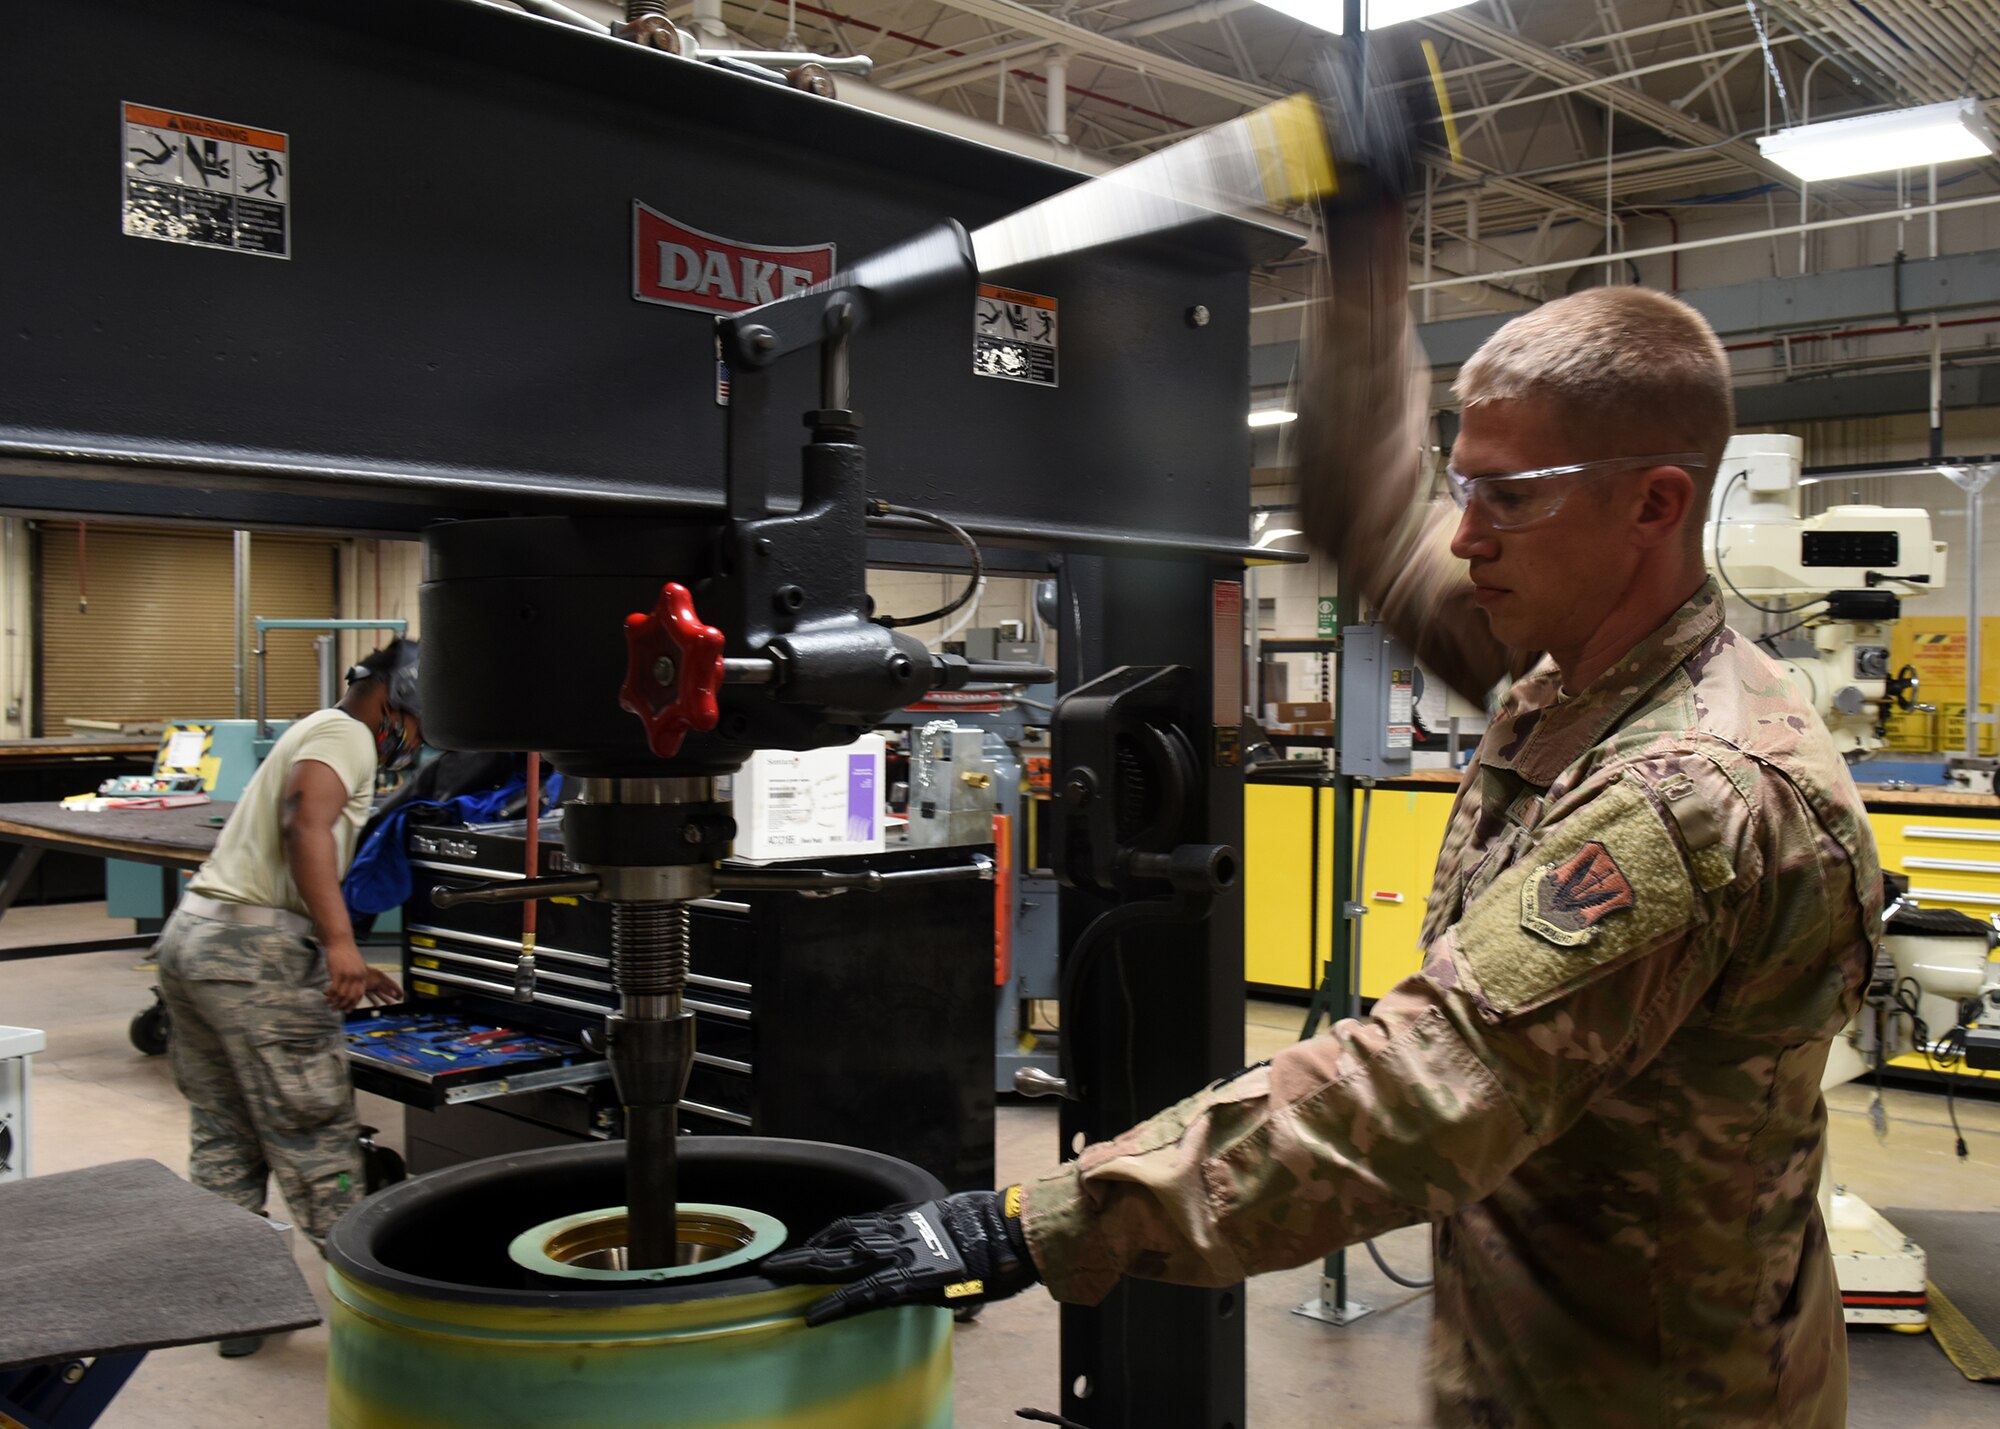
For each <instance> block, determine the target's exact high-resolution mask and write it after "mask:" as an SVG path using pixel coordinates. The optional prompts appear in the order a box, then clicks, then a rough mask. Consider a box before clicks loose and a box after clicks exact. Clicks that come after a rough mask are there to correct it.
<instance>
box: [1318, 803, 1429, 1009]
mask: <svg viewBox="0 0 2000 1429" xmlns="http://www.w3.org/2000/svg"><path fill="white" fill-rule="evenodd" d="M1457 792H1458V791H1457V789H1456V787H1455V786H1453V785H1450V784H1429V785H1391V786H1389V787H1386V788H1378V789H1376V790H1375V791H1374V793H1373V798H1372V801H1371V808H1370V809H1369V815H1368V846H1367V849H1366V853H1365V856H1364V858H1363V860H1362V863H1361V877H1360V879H1359V880H1358V881H1357V882H1356V884H1355V889H1354V896H1355V899H1356V900H1357V901H1358V902H1359V903H1360V904H1361V906H1362V907H1364V908H1366V909H1367V910H1368V912H1367V914H1366V916H1364V917H1363V918H1362V919H1361V995H1362V996H1363V997H1365V998H1374V997H1380V996H1381V995H1382V994H1383V993H1385V992H1387V991H1388V990H1389V989H1390V988H1392V987H1394V986H1395V985H1396V984H1397V983H1399V982H1401V981H1402V980H1403V979H1404V978H1406V977H1408V976H1409V975H1410V974H1411V973H1413V972H1415V971H1416V970H1417V969H1418V968H1419V967H1420V966H1422V965H1423V960H1424V955H1423V949H1422V947H1421V946H1420V944H1419V943H1418V935H1419V934H1420V933H1421V932H1422V931H1423V926H1424V914H1425V913H1426V912H1427V911H1429V908H1430V894H1431V875H1432V874H1433V873H1435V872H1436V871H1437V859H1438V850H1439V849H1440V848H1442V847H1443V846H1444V831H1445V825H1446V824H1448V823H1449V822H1450V821H1451V805H1452V799H1453V797H1454V795H1456V793H1457ZM1366 797H1368V795H1367V794H1366V793H1365V792H1364V791H1361V790H1356V791H1355V794H1354V828H1355V831H1356V835H1357V837H1358V835H1359V833H1360V829H1361V803H1362V800H1363V799H1364V798H1366ZM1326 846H1327V848H1328V849H1329V850H1330V849H1331V848H1332V837H1331V835H1330V834H1329V836H1328V838H1327V840H1326ZM1331 881H1332V880H1331V877H1330V876H1329V879H1328V882H1329V884H1330V883H1331Z"/></svg>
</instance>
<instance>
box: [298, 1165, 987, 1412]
mask: <svg viewBox="0 0 2000 1429" xmlns="http://www.w3.org/2000/svg"><path fill="white" fill-rule="evenodd" d="M623 1153H624V1147H623V1145H622V1143H618V1142H606V1143H600V1144H593V1145H583V1146H573V1147H571V1146H565V1147H554V1148H550V1149H548V1150H543V1151H531V1152H524V1153H520V1154H517V1155H510V1156H501V1157H494V1158H492V1159H489V1160H486V1161H478V1162H473V1163H470V1164H468V1165H465V1166H455V1167H451V1168H449V1169H447V1170H444V1171H438V1172H434V1173H432V1174H430V1175H428V1176H421V1177H418V1178H416V1179H414V1180H411V1181H406V1182H403V1183H402V1184H400V1185H397V1186H393V1187H390V1188H389V1189H388V1190H386V1191H383V1192H381V1193H379V1194H377V1195H375V1196H372V1197H370V1198H369V1199H368V1200H367V1201H365V1202H364V1203H363V1204H362V1205H361V1206H360V1207H358V1208H357V1209H356V1210H355V1211H354V1212H352V1213H351V1214H349V1215H348V1216H346V1217H345V1218H344V1219H342V1220H341V1222H340V1223H339V1224H338V1225H337V1226H335V1227H334V1230H333V1233H332V1235H331V1236H329V1237H328V1240H327V1260H328V1263H329V1269H328V1272H327V1279H328V1282H329V1285H330V1287H331V1289H332V1292H333V1311H332V1315H331V1317H330V1332H331V1349H330V1354H329V1359H328V1394H329V1416H328V1422H329V1423H330V1425H331V1426H332V1429H500V1427H501V1426H509V1425H522V1426H529V1425H533V1426H537V1429H541V1426H557V1425H579V1426H582V1425H588V1426H590V1429H660V1427H662V1426H669V1425H671V1426H675V1429H749V1426H752V1425H756V1426H770V1429H949V1426H950V1424H951V1416H952V1403H951V1316H950V1313H949V1312H948V1311H944V1310H935V1309H927V1308H916V1307H908V1308H902V1309H896V1310H886V1311H880V1312H877V1313H874V1314H870V1315H862V1316H857V1317H855V1318H854V1319H851V1320H842V1321H837V1322H835V1323H834V1324H831V1325H825V1326H822V1327H820V1328H818V1329H814V1330H808V1329H807V1328H806V1326H805V1319H804V1315H805V1311H806V1307H808V1306H809V1305H811V1304H812V1303H813V1302H814V1301H815V1300H817V1299H818V1298H819V1297H820V1296H821V1295H823V1294H825V1293H826V1290H825V1288H824V1287H816V1286H784V1285H779V1284H777V1283H775V1282H773V1281H770V1280H767V1279H765V1278H763V1277H762V1276H760V1275H758V1274H757V1273H756V1269H755V1265H756V1262H757V1261H758V1260H759V1259H761V1258H762V1257H763V1256H764V1255H766V1254H769V1253H771V1252H772V1251H775V1250H777V1249H779V1248H780V1247H781V1246H783V1245H786V1244H793V1243H796V1242H797V1241H798V1240H800V1239H803V1238H804V1237H805V1236H807V1235H810V1234H811V1233H812V1232H813V1231H815V1230H817V1229H818V1228H819V1227H820V1226H822V1225H824V1224H825V1223H826V1222H827V1221H829V1220H832V1219H833V1218H835V1217H837V1216H843V1215H850V1214H853V1213H856V1212H860V1211H868V1210H879V1209H880V1208H882V1207H883V1206H887V1205H892V1204H894V1203H896V1202H899V1201H921V1200H928V1199H930V1198H932V1197H935V1196H938V1195H942V1194H943V1189H944V1188H943V1187H942V1186H940V1185H939V1184H938V1182H937V1180H936V1179H935V1178H934V1177H932V1176H930V1175H929V1174H928V1173H926V1172H924V1171H921V1170H919V1169H918V1168H916V1167H914V1166H912V1165H910V1164H909V1163H907V1162H904V1161H898V1160H896V1159H895V1158H893V1157H889V1156H883V1155H880V1154H878V1153H875V1152H870V1151H859V1150H855V1149H853V1148H850V1147H839V1146H827V1145H822V1144H819V1143H816V1142H803V1141H778V1140H772V1139H767V1138H758V1137H688V1138H683V1140H682V1141H681V1143H680V1184H681V1194H682V1196H683V1197H684V1198H686V1199H684V1201H683V1203H682V1205H681V1208H680V1210H681V1218H680V1224H681V1228H682V1229H681V1238H682V1240H683V1241H684V1242H687V1243H688V1244H689V1245H690V1246H693V1247H695V1249H693V1250H692V1251H691V1252H690V1253H689V1254H688V1255H686V1256H685V1257H684V1259H686V1260H688V1261H689V1263H687V1264H684V1265H681V1266H678V1267H674V1268H672V1269H670V1270H665V1271H652V1272H633V1271H626V1270H623V1269H622V1267H621V1266H620V1264H619V1256H618V1252H617V1250H616V1246H617V1245H618V1244H619V1243H620V1242H621V1241H622V1236H621V1234H620V1232H619V1228H618V1226H617V1222H618V1220H619V1219H621V1217H620V1216H619V1214H618V1209H617V1203H618V1202H619V1201H620V1200H621V1198H622V1196H623V1191H624V1155H623ZM607 1207H609V1208H611V1209H609V1210H607V1209H606V1208H607Z"/></svg>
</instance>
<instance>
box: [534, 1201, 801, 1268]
mask: <svg viewBox="0 0 2000 1429" xmlns="http://www.w3.org/2000/svg"><path fill="white" fill-rule="evenodd" d="M675 1210H676V1214H675V1222H676V1224H675V1233H674V1239H675V1240H676V1241H677V1242H678V1245H679V1257H678V1262H677V1263H676V1264H674V1265H662V1266H653V1267H649V1268H644V1269H639V1270H633V1269H629V1268H627V1266H626V1263H625V1253H626V1246H627V1244H628V1242H629V1240H630V1231H629V1226H628V1220H627V1216H626V1211H625V1207H623V1206H613V1207H610V1208H608V1209H605V1210H601V1211H584V1212H581V1213H580V1214H578V1215H573V1216H561V1217H558V1218H557V1219H555V1220H552V1221H544V1222H542V1223H541V1224H540V1225H538V1226H533V1227H530V1228H529V1229H528V1230H525V1231H522V1232H521V1234H519V1235H518V1236H515V1237H514V1239H513V1241H512V1243H510V1244H509V1245H508V1247H507V1256H508V1258H509V1259H510V1260H512V1261H513V1262H514V1264H516V1265H518V1266H520V1267H521V1268H522V1269H523V1270H526V1271H528V1272H529V1273H530V1274H533V1275H542V1276H548V1277H551V1278H553V1279H557V1280H590V1281H599V1282H607V1283H619V1282H645V1281H653V1280H679V1279H684V1278H687V1277H689V1276H696V1275H712V1274H714V1273H715V1272H717V1271H720V1270H729V1269H733V1268H735V1267H737V1266H741V1265H746V1264H748V1263H749V1262H750V1261H753V1260H758V1259H761V1258H762V1257H764V1256H767V1255H770V1254H771V1253H773V1252H774V1251H776V1250H777V1249H778V1247H779V1246H781V1245H783V1244H784V1243H785V1225H784V1222H782V1221H780V1220H779V1219H778V1218H777V1217H775V1216H767V1215H765V1214H764V1213H763V1212H762V1211H752V1210H748V1209H746V1208H744V1207H742V1206H714V1205H702V1204H696V1203H692V1202H689V1203H683V1204H682V1205H680V1206H678V1207H676V1208H675Z"/></svg>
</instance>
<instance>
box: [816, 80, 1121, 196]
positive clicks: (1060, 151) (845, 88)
mask: <svg viewBox="0 0 2000 1429" xmlns="http://www.w3.org/2000/svg"><path fill="white" fill-rule="evenodd" d="M838 102H839V103H842V104H852V105H853V106H854V107H855V108H857V109H866V110H869V111H871V112H872V113H875V114H881V115H884V116H886V117H888V118H890V119H900V120H902V121H903V122H904V123H906V124H916V125H921V126H922V127H923V128H926V129H941V130H943V131H944V132H946V133H948V134H956V135H958V136H959V137H960V138H962V139H971V140H973V141H974V142H976V143H980V144H984V145H986V146H987V147H989V148H993V149H1005V150H1006V151H1007V152H1009V153H1013V154H1024V155H1026V156H1027V157H1028V158H1031V159H1041V160H1044V161H1046V162H1048V163H1052V164H1060V165H1061V166H1062V167H1064V168H1066V169H1075V170H1076V171H1077V172H1078V173H1083V174H1092V175H1095V174H1103V173H1109V172H1110V171H1111V170H1112V169H1115V168H1117V167H1118V166H1117V165H1116V164H1114V163H1111V162H1110V161H1108V160H1106V159H1102V158H1099V157H1098V156H1097V155H1095V154H1091V153H1087V152H1085V151H1084V150H1082V149H1079V148H1077V147H1076V146H1075V145H1074V144H1071V145H1069V146H1068V147H1067V148H1058V147H1057V146H1055V145H1054V144H1051V143H1050V142H1049V141H1048V140H1047V139H1045V138H1043V137H1042V136H1041V135H1039V134H1028V133H1023V132H1022V131H1021V130H1019V129H1009V128H1007V127H1005V126H1004V125H1000V124H994V123H991V122H990V121H988V120H985V119H975V118H973V117H972V116H971V115H969V114H960V113H959V112H958V111H957V110H953V109H945V108H943V107H942V106H940V105H936V104H927V103H925V102H924V101H923V100H921V99H915V98H912V97H911V96H910V95H907V94H903V93H900V92H898V91H896V90H892V89H884V88H882V86H880V85H876V84H864V83H862V82H861V81H859V80H854V79H842V80H841V81H840V98H839V100H838Z"/></svg>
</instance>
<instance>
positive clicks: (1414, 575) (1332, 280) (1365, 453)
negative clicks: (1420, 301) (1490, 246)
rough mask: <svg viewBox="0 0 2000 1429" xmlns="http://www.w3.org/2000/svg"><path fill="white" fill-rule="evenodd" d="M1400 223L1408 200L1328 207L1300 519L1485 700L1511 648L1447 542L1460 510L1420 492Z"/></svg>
mask: <svg viewBox="0 0 2000 1429" xmlns="http://www.w3.org/2000/svg"><path fill="white" fill-rule="evenodd" d="M1402 225H1403V218H1402V212H1401V210H1400V209H1394V210H1386V211H1385V212H1383V213H1382V214H1380V215H1374V214H1370V215H1360V216H1354V217H1349V218H1345V219H1339V218H1336V219H1332V220H1330V227H1329V230H1328V235H1327V243H1326V249H1327V252H1328V254H1329V255H1332V257H1333V258H1334V259H1335V261H1332V262H1323V263H1322V264H1321V267H1320V272H1319V275H1318V283H1319V292H1320V298H1321V301H1320V302H1318V303H1316V304H1314V305H1313V307H1312V308H1310V309H1308V312H1309V313H1310V314H1311V316H1310V319H1309V323H1308V326H1307V329H1306V332H1305V334H1304V341H1303V343H1302V344H1301V361H1300V378H1299V391H1300V397H1299V423H1298V427H1297V428H1296V431H1297V434H1298V435H1297V442H1298V447H1297V450H1298V479H1299V517H1300V524H1301V525H1302V526H1303V527H1304V529H1305V533H1306V535H1307V537H1308V538H1310V539H1311V541H1312V543H1313V544H1314V545H1316V546H1317V547H1319V548H1320V549H1321V550H1322V551H1325V552H1326V553H1327V554H1329V555H1331V556H1332V557H1333V558H1334V560H1335V561H1337V562H1338V563H1339V564H1340V565H1341V566H1342V567H1343V569H1345V570H1347V571H1348V572H1349V573H1350V574H1351V575H1352V576H1353V577H1354V578H1355V580H1356V582H1357V583H1358V585H1359V588H1360V590H1361V593H1362V595H1363V596H1364V597H1366V598H1367V600H1368V602H1369V603H1370V604H1371V605H1372V606H1374V607H1375V608H1376V609H1377V610H1379V611H1380V612H1381V616H1382V619H1383V621H1384V622H1385V623H1387V624H1388V626H1389V628H1390V629H1392V630H1394V631H1395V632H1396V633H1397V634H1398V635H1399V636H1401V637H1402V638H1403V639H1404V640H1406V641H1408V642H1409V643H1410V646H1411V648H1412V649H1413V650H1414V651H1415V652H1416V655H1417V658H1418V659H1420V660H1422V661H1423V662H1424V664H1425V666H1426V667H1428V668H1429V669H1431V670H1434V671H1435V672H1436V673H1437V674H1438V676H1439V677H1440V678H1442V679H1443V680H1444V681H1445V682H1446V683H1447V684H1449V685H1451V686H1452V687H1453V688H1454V689H1456V690H1458V691H1459V692H1460V693H1461V694H1463V695H1465V696H1466V698H1468V699H1470V700H1472V701H1473V702H1474V703H1475V704H1483V703H1484V702H1485V699H1486V695H1487V693H1488V691H1490V690H1491V689H1492V688H1493V686H1494V684H1495V683H1496V682H1497V681H1499V680H1500V679H1501V678H1502V677H1503V676H1505V675H1506V674H1508V673H1509V657H1508V651H1507V649H1506V647H1505V646H1503V645H1501V644H1500V642H1498V641H1497V640H1495V639H1494V638H1493V635H1492V631H1491V628H1490V626H1489V624H1488V622H1487V619H1486V616H1485V614H1484V612H1482V611H1481V610H1480V609H1479V607H1478V606H1477V605H1476V604H1474V602H1473V599H1472V582H1471V578H1470V577H1469V576H1468V574H1467V573H1466V566H1465V562H1464V561H1461V560H1460V559H1458V558H1457V557H1456V556H1454V555H1452V553H1451V549H1450V547H1451V535H1452V531H1453V529H1454V528H1455V527H1456V525H1457V520H1458V516H1457V512H1456V511H1455V510H1454V509H1453V508H1452V507H1451V505H1450V504H1449V503H1448V502H1436V501H1428V500H1426V499H1425V495H1424V490H1423V486H1424V471H1423V460H1422V457H1423V448H1424V431H1425V427H1426V425H1427V423H1428V420H1429V415H1430V390H1431V382H1430V369H1429V366H1428V364H1427V363H1426V362H1425V361H1424V356H1423V351H1422V349H1421V348H1420V347H1419V345H1418V343H1417V340H1416V335H1415V333H1414V331H1413V330H1412V328H1411V325H1410V317H1409V294H1408V291H1407V287H1408V273H1409V260H1408V257H1407V249H1406V247H1405V244H1404V237H1403V226H1402ZM1516 673H1518V670H1517V671H1516Z"/></svg>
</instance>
